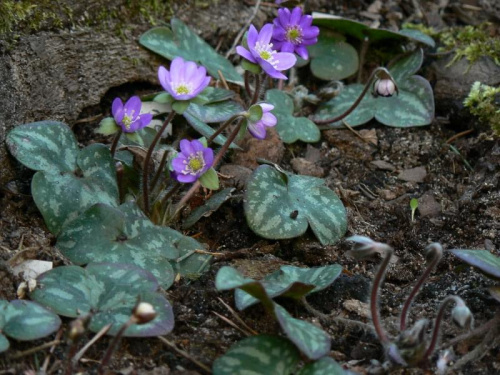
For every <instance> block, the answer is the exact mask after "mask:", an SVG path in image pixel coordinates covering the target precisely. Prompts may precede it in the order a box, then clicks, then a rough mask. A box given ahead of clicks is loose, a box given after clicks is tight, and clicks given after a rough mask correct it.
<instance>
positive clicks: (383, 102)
mask: <svg viewBox="0 0 500 375" xmlns="http://www.w3.org/2000/svg"><path fill="white" fill-rule="evenodd" d="M421 63H422V50H421V49H418V50H417V51H415V52H414V53H413V54H411V55H409V56H407V57H406V58H404V59H401V60H400V61H398V62H397V63H396V64H395V65H394V66H393V67H392V68H391V69H390V73H391V74H392V76H393V77H394V79H395V80H396V83H397V85H398V88H399V94H395V95H393V96H391V97H383V96H374V95H373V94H371V93H367V94H366V95H365V96H364V98H363V100H361V103H360V104H359V106H358V107H357V108H356V109H355V110H354V111H353V112H352V113H351V114H350V115H349V116H347V117H346V118H345V119H343V120H342V121H338V122H336V123H333V124H330V127H331V128H340V127H343V126H344V125H343V122H345V123H347V124H349V125H350V126H352V127H355V126H359V125H362V124H365V123H367V122H368V121H370V120H371V119H372V118H373V117H375V119H376V120H377V121H379V122H380V123H382V124H384V125H388V126H394V127H410V126H423V125H429V124H430V123H431V122H432V119H433V118H434V96H433V93H432V88H431V86H430V84H429V82H428V81H427V80H425V79H424V78H422V77H420V76H412V75H411V74H413V73H414V72H415V71H416V70H418V68H419V67H420V65H421ZM362 91H363V85H360V84H352V85H348V86H346V87H345V88H344V89H343V90H342V92H341V93H340V95H338V96H336V97H335V98H333V99H332V100H330V101H329V102H327V103H324V104H322V105H321V106H320V107H319V108H318V111H317V112H316V119H317V120H324V119H328V118H333V117H336V116H339V115H341V114H342V113H344V112H345V111H346V110H347V109H348V108H350V107H351V105H352V104H353V103H354V102H355V101H356V100H357V99H358V97H359V95H360V94H361V92H362Z"/></svg>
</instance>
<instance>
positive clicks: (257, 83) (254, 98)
mask: <svg viewBox="0 0 500 375" xmlns="http://www.w3.org/2000/svg"><path fill="white" fill-rule="evenodd" d="M259 96H260V75H258V74H256V75H255V91H254V92H253V96H252V101H251V102H250V106H252V105H254V104H255V103H257V101H258V100H259Z"/></svg>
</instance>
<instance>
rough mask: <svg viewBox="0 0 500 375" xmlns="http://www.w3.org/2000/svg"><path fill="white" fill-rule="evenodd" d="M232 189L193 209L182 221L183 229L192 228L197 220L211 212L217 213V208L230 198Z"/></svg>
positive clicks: (215, 195)
mask: <svg viewBox="0 0 500 375" xmlns="http://www.w3.org/2000/svg"><path fill="white" fill-rule="evenodd" d="M234 190H235V189H234V188H226V189H224V190H222V191H219V192H218V193H217V194H214V195H213V196H212V197H211V198H210V199H209V200H208V201H206V202H205V203H204V204H203V205H202V206H200V207H197V208H195V209H194V210H193V211H192V212H191V213H190V214H189V216H188V217H187V218H186V220H184V223H183V224H182V228H183V229H188V228H190V227H192V226H193V225H194V224H196V222H197V221H198V220H200V219H201V218H202V217H208V216H210V215H211V214H212V213H213V212H215V211H217V210H218V209H219V207H220V206H221V205H222V204H223V203H224V202H225V201H227V200H228V199H229V198H230V197H231V193H232V192H233V191H234Z"/></svg>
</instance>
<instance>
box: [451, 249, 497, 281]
mask: <svg viewBox="0 0 500 375" xmlns="http://www.w3.org/2000/svg"><path fill="white" fill-rule="evenodd" d="M450 253H452V254H453V255H455V256H456V257H457V258H459V259H460V260H461V261H463V262H465V263H467V264H470V265H471V266H473V267H475V268H477V269H479V270H480V271H482V272H483V273H485V274H486V276H488V277H491V278H493V279H495V280H500V257H499V256H496V255H493V254H492V253H490V252H489V251H488V250H468V249H453V250H450Z"/></svg>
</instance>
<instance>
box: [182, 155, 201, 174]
mask: <svg viewBox="0 0 500 375" xmlns="http://www.w3.org/2000/svg"><path fill="white" fill-rule="evenodd" d="M204 167H205V159H203V152H202V151H198V152H196V153H195V154H191V155H189V158H188V161H187V162H186V167H185V169H184V170H183V171H182V172H183V173H184V174H190V175H196V174H198V172H199V171H201V170H202V169H203V168H204Z"/></svg>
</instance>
